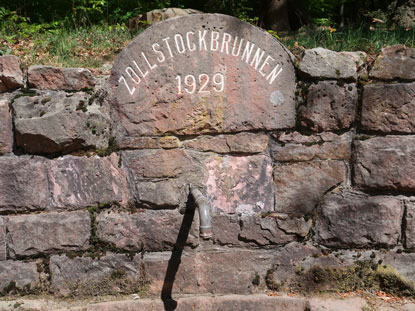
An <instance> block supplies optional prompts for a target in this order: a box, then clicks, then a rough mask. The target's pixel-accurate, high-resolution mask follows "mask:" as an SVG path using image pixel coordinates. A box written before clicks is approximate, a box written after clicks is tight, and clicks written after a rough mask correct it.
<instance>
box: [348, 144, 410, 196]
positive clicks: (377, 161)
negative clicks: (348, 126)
mask: <svg viewBox="0 0 415 311" xmlns="http://www.w3.org/2000/svg"><path fill="white" fill-rule="evenodd" d="M354 145H355V152H356V163H355V165H354V176H353V180H354V183H355V184H356V186H357V187H359V188H361V189H366V190H401V191H415V166H414V162H415V136H387V137H374V138H370V139H366V140H355V141H354Z"/></svg>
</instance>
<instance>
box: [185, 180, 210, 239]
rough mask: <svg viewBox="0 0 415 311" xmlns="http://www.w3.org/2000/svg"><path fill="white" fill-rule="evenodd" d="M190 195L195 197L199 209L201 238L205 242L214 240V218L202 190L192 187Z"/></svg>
mask: <svg viewBox="0 0 415 311" xmlns="http://www.w3.org/2000/svg"><path fill="white" fill-rule="evenodd" d="M190 193H191V195H192V196H193V198H194V200H195V203H196V206H197V207H198V208H199V219H200V229H199V230H200V231H199V232H200V237H201V238H203V239H204V240H209V239H211V238H212V218H211V216H210V207H209V202H208V200H207V199H206V197H205V196H204V195H203V194H202V192H200V190H199V189H198V188H196V187H194V186H192V185H190Z"/></svg>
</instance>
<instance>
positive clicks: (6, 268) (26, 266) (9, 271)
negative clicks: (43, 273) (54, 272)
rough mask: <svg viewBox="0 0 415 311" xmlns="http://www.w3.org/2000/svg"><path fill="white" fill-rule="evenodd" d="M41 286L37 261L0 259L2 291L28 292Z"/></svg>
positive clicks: (13, 292)
mask: <svg viewBox="0 0 415 311" xmlns="http://www.w3.org/2000/svg"><path fill="white" fill-rule="evenodd" d="M13 284H14V286H13ZM39 287H40V275H39V272H37V266H36V263H34V262H21V261H12V260H7V261H0V292H2V291H8V290H10V292H11V293H12V294H19V293H26V294H28V293H30V291H31V290H36V289H38V288H39Z"/></svg>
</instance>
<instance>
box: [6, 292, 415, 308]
mask: <svg viewBox="0 0 415 311" xmlns="http://www.w3.org/2000/svg"><path fill="white" fill-rule="evenodd" d="M20 301H21V300H19V302H20ZM174 301H175V303H176V304H177V306H176V307H175V309H176V310H180V311H194V310H203V311H223V310H226V311H241V310H260V311H307V310H310V308H309V306H310V304H309V303H308V301H307V300H305V299H303V298H293V297H279V296H269V295H265V294H254V295H225V296H194V297H179V298H177V297H174ZM172 303H173V302H172ZM8 304H9V305H10V302H9V301H8ZM45 305H47V304H45ZM23 307H27V306H26V304H24V305H23ZM0 308H1V301H0ZM85 308H87V309H85ZM166 309H167V310H170V309H172V307H171V306H170V305H169V302H168V301H162V300H161V299H138V300H122V301H109V302H101V303H93V304H83V306H82V307H75V308H70V309H68V308H66V309H65V310H63V309H62V310H61V309H59V310H57V311H85V310H88V311H132V310H151V311H165V310H166ZM0 310H1V309H0ZM312 310H313V311H314V309H312ZM34 311H35V310H34ZM36 311H38V310H37V309H36ZM39 311H41V310H39ZM318 311H319V310H318ZM348 311H349V310H348ZM350 311H354V310H350ZM359 311H360V309H359ZM382 311H384V310H382ZM398 311H412V310H409V309H405V310H398Z"/></svg>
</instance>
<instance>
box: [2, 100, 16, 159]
mask: <svg viewBox="0 0 415 311" xmlns="http://www.w3.org/2000/svg"><path fill="white" fill-rule="evenodd" d="M10 103H11V98H10V96H8V95H0V155H2V154H5V153H10V152H12V151H13V130H12V116H11V114H10V111H9V104H10Z"/></svg>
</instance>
